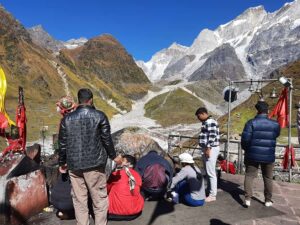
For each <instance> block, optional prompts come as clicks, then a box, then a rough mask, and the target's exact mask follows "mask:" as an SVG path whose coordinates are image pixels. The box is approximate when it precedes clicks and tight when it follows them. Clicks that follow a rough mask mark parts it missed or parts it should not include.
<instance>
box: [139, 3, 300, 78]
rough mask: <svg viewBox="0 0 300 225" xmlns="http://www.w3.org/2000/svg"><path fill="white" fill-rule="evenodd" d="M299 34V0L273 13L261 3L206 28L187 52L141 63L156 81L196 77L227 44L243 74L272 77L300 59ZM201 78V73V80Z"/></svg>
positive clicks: (154, 58) (236, 65)
mask: <svg viewBox="0 0 300 225" xmlns="http://www.w3.org/2000/svg"><path fill="white" fill-rule="evenodd" d="M299 35H300V1H299V0H295V1H294V2H292V3H286V4H285V5H284V6H283V7H282V8H280V9H279V10H277V11H275V12H272V13H269V12H266V11H265V9H264V8H263V6H258V7H254V8H249V9H247V10H246V11H245V12H243V13H242V14H241V15H239V16H238V17H236V18H235V19H234V20H232V21H229V22H228V23H226V24H224V25H220V26H219V27H218V28H217V29H216V30H214V31H212V30H208V29H204V30H203V31H201V32H200V34H199V35H198V37H197V38H196V39H195V40H194V42H193V44H192V45H191V46H190V47H185V48H184V51H182V52H180V54H177V53H176V54H174V55H173V57H172V55H168V60H166V61H162V60H159V57H158V56H159V55H160V53H161V51H160V52H158V53H156V54H155V55H154V56H153V57H152V58H151V60H150V61H148V62H142V61H138V62H137V63H138V65H139V66H140V67H141V68H142V69H143V70H144V72H145V73H146V74H147V76H148V77H149V79H151V80H152V81H157V80H159V79H161V78H163V79H165V78H172V77H175V78H176V79H178V78H179V77H181V78H186V79H188V80H195V79H196V77H195V75H194V74H195V72H196V71H199V70H200V71H207V72H209V70H210V69H209V67H210V62H209V61H210V58H209V56H210V54H208V53H211V52H212V51H215V50H216V49H217V48H219V47H220V46H223V45H224V44H227V45H230V46H231V47H232V48H233V50H234V51H235V53H236V56H237V58H238V59H239V60H235V62H236V63H232V66H234V67H237V71H240V70H241V64H240V63H242V66H243V70H244V71H245V73H241V74H240V75H241V76H244V77H248V78H249V77H263V76H268V75H269V73H270V72H272V71H273V70H274V69H277V68H278V67H280V66H282V65H285V64H286V63H289V62H292V61H295V60H297V59H299V58H300V42H299ZM170 49H171V47H169V48H167V49H164V50H162V51H163V52H168V50H170ZM219 54H222V52H220V53H219ZM171 62H172V63H171ZM206 62H207V63H206ZM201 67H202V69H200V68H201ZM230 75H231V74H230V73H229V71H226V74H224V75H223V77H224V78H226V77H229V76H230ZM191 76H192V77H191ZM201 77H202V76H201V75H199V76H198V77H197V80H199V79H201ZM175 78H174V79H175Z"/></svg>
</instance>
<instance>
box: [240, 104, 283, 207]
mask: <svg viewBox="0 0 300 225" xmlns="http://www.w3.org/2000/svg"><path fill="white" fill-rule="evenodd" d="M255 108H256V110H257V115H256V116H255V118H254V119H251V120H249V121H248V122H247V123H246V125H245V128H244V130H243V133H242V143H241V144H242V148H243V149H244V150H245V166H246V174H245V182H244V187H245V206H246V207H249V206H250V205H251V197H252V183H253V179H254V178H255V177H256V176H257V172H258V167H259V166H260V168H261V171H262V176H263V180H264V187H265V190H264V195H265V206H267V207H270V206H272V204H273V202H272V191H273V185H272V180H273V167H274V161H275V147H276V138H277V137H278V136H279V135H280V126H279V124H278V122H277V121H274V120H271V119H269V118H268V109H269V106H268V104H267V103H266V102H264V101H258V102H257V104H256V105H255Z"/></svg>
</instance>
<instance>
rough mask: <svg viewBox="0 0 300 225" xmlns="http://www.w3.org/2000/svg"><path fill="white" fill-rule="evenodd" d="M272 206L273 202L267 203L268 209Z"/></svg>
mask: <svg viewBox="0 0 300 225" xmlns="http://www.w3.org/2000/svg"><path fill="white" fill-rule="evenodd" d="M272 205H273V202H271V201H267V202H265V206H266V207H271V206H272Z"/></svg>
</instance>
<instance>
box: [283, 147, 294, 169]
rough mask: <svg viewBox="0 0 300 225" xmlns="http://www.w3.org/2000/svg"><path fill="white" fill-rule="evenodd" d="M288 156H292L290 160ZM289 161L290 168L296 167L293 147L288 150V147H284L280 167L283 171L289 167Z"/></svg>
mask: <svg viewBox="0 0 300 225" xmlns="http://www.w3.org/2000/svg"><path fill="white" fill-rule="evenodd" d="M290 155H292V158H291V157H290ZM290 160H291V168H292V167H294V166H295V165H296V160H295V150H294V147H293V146H291V148H290V149H289V146H286V147H285V152H284V155H283V159H282V163H281V164H282V166H283V169H285V170H286V169H288V166H289V161H290Z"/></svg>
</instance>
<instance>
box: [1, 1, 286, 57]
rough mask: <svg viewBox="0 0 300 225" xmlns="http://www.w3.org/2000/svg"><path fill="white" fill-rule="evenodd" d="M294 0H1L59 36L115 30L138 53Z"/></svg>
mask: <svg viewBox="0 0 300 225" xmlns="http://www.w3.org/2000/svg"><path fill="white" fill-rule="evenodd" d="M285 2H290V1H288V0H148V1H146V0H110V1H108V0H107V1H104V0H102V1H101V0H85V1H79V0H72V1H71V0H26V1H25V0H0V3H1V4H2V5H3V6H4V7H5V8H6V9H7V10H8V11H9V12H11V13H12V14H13V15H14V16H15V17H16V18H17V19H18V20H19V21H20V22H21V23H22V24H23V25H24V26H25V27H32V26H34V25H38V24H41V25H42V26H43V27H44V29H45V30H46V31H47V32H49V33H50V35H52V36H53V37H54V38H56V39H59V40H64V41H65V40H68V39H71V38H79V37H87V38H91V37H95V36H98V35H100V34H103V33H110V34H112V35H113V36H114V37H115V38H117V39H118V40H119V41H120V42H121V44H122V45H123V46H124V47H125V48H126V49H127V51H128V52H129V53H130V54H131V55H133V57H134V58H135V59H142V60H146V61H147V60H149V59H150V58H151V56H152V55H153V54H154V53H155V52H157V51H159V50H161V49H162V48H165V47H168V46H169V45H171V44H172V43H173V42H177V43H179V44H183V45H186V46H190V45H191V44H192V42H193V40H194V39H195V38H196V37H197V35H198V34H199V33H200V31H201V30H202V29H204V28H209V29H212V30H214V29H216V28H217V27H218V26H219V25H221V24H224V23H227V22H228V21H230V20H232V19H234V18H235V17H236V16H238V15H239V14H241V13H242V12H243V11H245V10H246V9H247V8H249V7H253V6H258V5H263V6H264V7H265V9H266V10H267V11H268V12H273V11H275V10H277V9H279V8H280V7H281V6H282V5H283V4H284V3H285Z"/></svg>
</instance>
